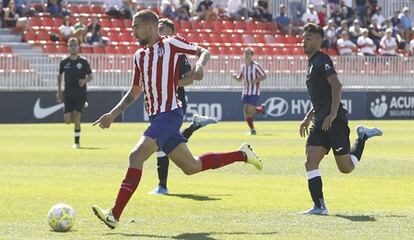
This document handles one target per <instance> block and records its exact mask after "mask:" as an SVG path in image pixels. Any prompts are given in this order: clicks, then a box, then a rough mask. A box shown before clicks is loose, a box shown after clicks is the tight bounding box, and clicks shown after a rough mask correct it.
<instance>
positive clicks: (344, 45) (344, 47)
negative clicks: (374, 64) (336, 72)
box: [336, 31, 356, 56]
mask: <svg viewBox="0 0 414 240" xmlns="http://www.w3.org/2000/svg"><path fill="white" fill-rule="evenodd" d="M341 35H342V37H341V38H340V39H338V41H337V42H336V48H337V49H338V52H339V55H341V56H352V55H354V53H353V51H354V49H355V48H356V45H355V44H354V43H353V42H352V41H351V40H349V34H348V32H346V31H343V32H342V34H341Z"/></svg>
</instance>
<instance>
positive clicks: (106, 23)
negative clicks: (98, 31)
mask: <svg viewBox="0 0 414 240" xmlns="http://www.w3.org/2000/svg"><path fill="white" fill-rule="evenodd" d="M99 24H101V26H102V27H103V28H112V23H111V21H110V20H109V19H107V18H102V19H100V20H99Z"/></svg>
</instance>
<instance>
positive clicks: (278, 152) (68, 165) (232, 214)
mask: <svg viewBox="0 0 414 240" xmlns="http://www.w3.org/2000/svg"><path fill="white" fill-rule="evenodd" d="M363 122H364V123H365V124H366V125H368V126H373V125H375V126H378V127H380V128H382V130H383V131H384V136H382V137H376V138H373V139H370V140H368V142H367V144H366V148H365V152H364V155H363V159H362V161H361V163H360V164H359V165H358V167H357V169H356V170H355V171H354V172H353V173H351V174H348V175H344V174H341V173H340V172H339V171H338V170H337V169H336V165H335V161H334V158H333V156H332V153H330V155H328V157H327V158H325V159H324V161H322V164H321V168H320V169H321V174H322V177H323V184H324V194H325V199H326V203H327V206H328V209H329V210H330V215H329V216H323V217H318V216H300V215H298V214H297V213H296V212H298V211H302V210H306V209H307V208H309V207H311V205H312V202H311V200H310V196H309V193H308V190H307V181H306V177H305V170H304V164H303V162H304V144H305V140H304V139H301V138H300V137H299V134H298V126H299V122H297V121H295V122H256V129H257V131H258V135H257V136H246V135H245V133H246V131H247V126H246V124H245V123H243V122H221V123H219V124H217V125H212V126H208V127H207V128H204V129H201V130H200V131H198V132H197V133H195V134H194V135H193V136H192V138H191V139H190V143H189V146H190V148H191V150H192V152H193V154H195V155H197V154H201V153H203V152H207V151H230V150H235V149H238V148H239V146H240V145H241V143H243V142H249V143H250V144H252V146H253V149H254V150H255V152H256V153H257V155H259V156H260V157H261V158H262V161H263V163H264V170H263V171H257V170H256V169H255V168H254V167H253V166H251V165H245V164H242V163H236V164H232V165H230V166H226V167H224V168H221V169H218V170H209V171H207V172H203V173H200V174H197V175H194V176H186V175H184V174H183V173H182V172H181V171H180V170H179V169H178V168H177V167H176V166H175V165H174V164H171V165H170V166H171V167H170V174H169V185H168V186H169V189H170V192H171V195H170V196H154V195H148V194H147V193H148V192H149V191H151V190H152V189H153V188H154V187H155V186H156V184H157V174H156V161H155V156H153V157H151V159H150V160H148V161H147V162H146V164H145V168H144V171H143V178H142V181H141V183H140V186H139V187H138V189H137V191H136V192H135V194H134V196H133V197H132V199H131V201H130V202H129V204H128V206H127V207H126V209H125V211H124V214H123V216H122V218H121V222H120V225H119V227H118V228H117V229H115V230H109V229H107V227H106V226H105V225H103V224H101V223H100V221H98V220H97V219H96V217H95V216H94V215H93V214H92V211H91V209H90V208H91V205H92V204H98V205H100V206H103V207H111V206H112V204H113V202H114V200H115V197H116V194H117V191H118V188H119V185H120V183H121V181H122V179H123V177H124V174H125V171H126V168H127V162H128V161H127V157H128V153H129V151H130V150H131V148H132V147H133V145H134V144H135V142H136V141H137V140H138V138H139V137H140V136H141V134H142V132H143V130H144V129H145V128H146V126H147V124H145V123H136V124H122V123H115V124H114V125H113V126H112V127H111V129H109V130H101V129H99V128H97V127H92V126H91V124H90V123H85V124H83V125H82V127H83V128H82V137H81V143H82V146H83V147H84V148H83V149H79V150H73V149H71V145H72V142H73V126H72V125H70V126H67V125H64V124H36V125H29V124H26V125H18V124H11V125H6V124H3V125H0V133H1V134H0V136H1V137H0V186H1V187H0V239H201V240H203V239H249V240H250V239H414V157H413V156H414V123H413V121H363ZM360 123H361V122H360V121H351V123H350V127H351V128H352V129H355V127H356V125H358V124H360ZM187 124H188V123H184V126H185V125H187ZM355 135H356V134H355V131H352V134H351V142H352V141H353V139H354V138H355ZM59 202H63V203H67V204H69V205H71V206H72V207H73V208H74V209H75V211H76V213H77V222H76V224H75V227H74V228H73V230H72V231H70V232H67V233H55V232H52V231H51V230H50V228H49V226H48V224H47V222H46V215H47V212H48V210H49V208H50V207H51V206H52V205H54V204H56V203H59Z"/></svg>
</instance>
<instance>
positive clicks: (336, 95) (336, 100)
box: [322, 74, 342, 131]
mask: <svg viewBox="0 0 414 240" xmlns="http://www.w3.org/2000/svg"><path fill="white" fill-rule="evenodd" d="M327 80H328V82H329V84H330V85H331V89H332V104H331V113H330V114H329V115H328V116H327V117H326V118H325V120H324V122H323V124H322V130H324V131H327V130H329V128H331V125H332V122H333V120H335V118H336V115H337V113H338V108H339V104H340V103H341V93H342V84H341V82H339V79H338V75H336V74H332V75H330V76H329V77H328V78H327Z"/></svg>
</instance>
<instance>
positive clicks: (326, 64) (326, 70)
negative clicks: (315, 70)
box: [319, 56, 336, 78]
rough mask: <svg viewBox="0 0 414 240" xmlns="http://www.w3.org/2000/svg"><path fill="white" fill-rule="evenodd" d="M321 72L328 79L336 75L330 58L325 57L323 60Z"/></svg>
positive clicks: (320, 66) (320, 67)
mask: <svg viewBox="0 0 414 240" xmlns="http://www.w3.org/2000/svg"><path fill="white" fill-rule="evenodd" d="M319 71H320V73H321V74H322V76H324V77H325V78H328V77H329V76H331V75H334V74H336V70H335V67H334V65H333V63H332V60H331V58H330V57H329V56H324V57H322V58H321V62H320V65H319Z"/></svg>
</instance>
